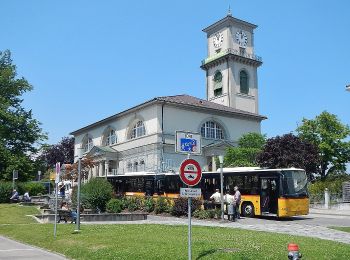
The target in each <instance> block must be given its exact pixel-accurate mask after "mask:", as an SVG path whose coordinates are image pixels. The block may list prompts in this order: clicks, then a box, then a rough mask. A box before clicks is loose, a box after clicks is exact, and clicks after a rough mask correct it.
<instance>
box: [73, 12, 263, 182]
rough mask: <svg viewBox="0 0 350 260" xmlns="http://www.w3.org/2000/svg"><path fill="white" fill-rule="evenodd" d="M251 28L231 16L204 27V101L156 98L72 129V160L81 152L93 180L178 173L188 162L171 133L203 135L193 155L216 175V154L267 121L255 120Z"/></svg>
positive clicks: (255, 64)
mask: <svg viewBox="0 0 350 260" xmlns="http://www.w3.org/2000/svg"><path fill="white" fill-rule="evenodd" d="M256 27H257V26H256V25H253V24H250V23H248V22H245V21H242V20H239V19H236V18H234V17H232V16H231V15H230V14H229V15H227V16H226V17H225V18H223V19H221V20H220V21H218V22H216V23H214V24H212V25H211V26H209V27H207V28H205V29H204V30H203V31H204V32H205V33H207V39H208V41H207V44H208V57H207V58H206V59H205V60H203V61H202V65H201V68H202V69H203V70H205V72H206V91H207V100H202V99H199V98H196V97H193V96H189V95H176V96H165V97H156V98H154V99H152V100H149V101H146V102H144V103H142V104H140V105H138V106H135V107H132V108H130V109H128V110H125V111H123V112H120V113H118V114H115V115H113V116H111V117H108V118H105V119H102V120H101V121H98V122H96V123H93V124H91V125H88V126H85V127H83V128H81V129H78V130H76V131H74V132H72V133H71V134H72V135H73V136H74V137H75V154H77V149H78V148H83V149H84V152H85V154H86V155H89V156H91V157H92V158H93V159H94V161H96V162H97V167H95V168H94V169H93V170H92V172H91V174H90V177H91V176H108V175H117V174H124V173H126V172H137V171H178V168H179V166H180V163H181V162H182V161H183V160H184V159H185V158H186V156H185V155H183V154H177V153H175V132H176V131H177V130H184V131H190V132H197V133H201V135H202V142H201V144H202V154H201V155H196V156H193V158H194V159H196V160H197V161H198V162H199V163H200V164H201V166H202V168H203V169H204V170H212V169H214V170H215V167H216V166H215V160H214V156H217V155H219V154H224V152H225V149H226V148H227V147H229V146H234V145H235V144H236V143H237V140H238V139H239V138H240V137H241V136H242V135H243V134H246V133H249V132H256V133H260V123H261V121H262V120H264V119H266V117H264V116H261V115H259V114H258V83H257V67H259V66H260V65H261V64H262V61H261V59H260V58H259V57H258V56H256V55H255V54H254V37H253V36H254V35H253V30H254V29H255V28H256Z"/></svg>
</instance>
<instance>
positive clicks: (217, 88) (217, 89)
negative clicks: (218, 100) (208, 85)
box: [214, 71, 222, 97]
mask: <svg viewBox="0 0 350 260" xmlns="http://www.w3.org/2000/svg"><path fill="white" fill-rule="evenodd" d="M220 95H222V73H221V72H220V71H216V72H215V74H214V96H215V97H216V96H220Z"/></svg>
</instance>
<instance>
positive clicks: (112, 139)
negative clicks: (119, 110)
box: [105, 129, 117, 145]
mask: <svg viewBox="0 0 350 260" xmlns="http://www.w3.org/2000/svg"><path fill="white" fill-rule="evenodd" d="M115 143H117V135H116V134H115V131H114V130H113V129H112V130H109V131H108V135H107V136H106V142H105V145H113V144H115Z"/></svg>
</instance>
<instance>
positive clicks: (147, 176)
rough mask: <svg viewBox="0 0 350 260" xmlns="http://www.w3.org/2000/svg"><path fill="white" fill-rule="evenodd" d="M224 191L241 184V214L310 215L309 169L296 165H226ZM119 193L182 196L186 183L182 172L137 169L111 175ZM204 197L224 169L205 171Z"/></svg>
mask: <svg viewBox="0 0 350 260" xmlns="http://www.w3.org/2000/svg"><path fill="white" fill-rule="evenodd" d="M223 177H224V178H223V181H224V192H225V193H226V192H233V188H234V186H238V187H239V191H240V192H241V194H242V200H241V205H240V210H241V215H243V216H246V217H253V216H263V215H265V216H277V217H290V216H297V215H307V214H308V213H309V199H308V191H307V177H306V174H305V171H304V170H302V169H296V168H285V169H261V168H253V167H237V168H224V169H223ZM108 180H109V181H110V182H111V183H112V184H113V186H114V190H115V192H116V193H118V194H123V195H126V196H155V197H156V196H164V197H168V198H178V197H179V192H180V188H181V187H186V186H185V185H184V184H183V183H182V182H181V180H180V177H179V174H178V173H154V172H135V173H126V174H123V175H117V176H108ZM195 187H196V188H201V190H202V199H203V200H204V201H209V198H210V196H211V195H212V194H213V193H214V192H215V189H220V170H218V171H217V172H203V175H202V180H201V182H200V183H199V184H198V185H197V186H195Z"/></svg>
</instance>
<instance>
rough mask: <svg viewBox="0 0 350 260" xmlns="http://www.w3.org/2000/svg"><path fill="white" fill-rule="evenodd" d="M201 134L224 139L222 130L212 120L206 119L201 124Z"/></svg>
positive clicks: (206, 136)
mask: <svg viewBox="0 0 350 260" xmlns="http://www.w3.org/2000/svg"><path fill="white" fill-rule="evenodd" d="M201 135H202V136H203V137H205V138H212V139H224V131H223V130H222V128H221V126H220V125H219V124H217V123H215V122H213V121H207V122H205V123H204V124H203V125H202V127H201Z"/></svg>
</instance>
